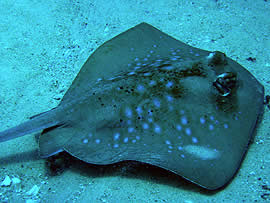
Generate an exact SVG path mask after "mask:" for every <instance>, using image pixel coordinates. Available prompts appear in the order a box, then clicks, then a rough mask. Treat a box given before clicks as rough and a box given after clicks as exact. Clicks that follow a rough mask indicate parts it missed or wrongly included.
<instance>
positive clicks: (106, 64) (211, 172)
mask: <svg viewBox="0 0 270 203" xmlns="http://www.w3.org/2000/svg"><path fill="white" fill-rule="evenodd" d="M263 97H264V88H263V86H262V85H261V84H260V83H259V82H258V81H257V80H256V79H255V78H254V76H252V75H251V74H250V73H249V72H248V71H247V70H246V69H245V68H243V67H242V66H241V65H239V64H238V63H237V62H235V61H233V60H232V59H230V58H228V57H226V56H225V54H223V53H221V52H218V51H214V52H209V51H205V50H201V49H197V48H194V47H191V46H189V45H187V44H184V43H182V42H181V41H178V40H176V39H174V38H172V37H171V36H169V35H167V34H165V33H163V32H161V31H160V30H158V29H156V28H154V27H153V26H151V25H149V24H146V23H141V24H139V25H137V26H135V27H133V28H131V29H129V30H127V31H126V32H123V33H121V34H119V35H118V36H116V37H114V38H113V39H111V40H109V41H107V42H105V43H104V44H103V45H102V46H100V47H99V48H98V49H97V50H96V51H95V52H94V53H93V54H92V55H91V56H90V57H89V58H88V60H87V61H86V62H85V64H84V65H83V67H82V68H81V70H80V72H79V74H78V75H77V77H76V78H75V80H74V81H73V83H72V85H71V86H70V88H69V89H68V90H67V92H66V94H65V95H64V97H63V99H62V100H61V102H60V104H59V105H58V106H57V107H56V108H53V109H51V110H50V111H47V112H44V113H41V114H39V115H36V116H33V117H31V118H30V120H29V121H26V122H25V123H22V124H20V125H18V126H17V127H14V128H11V129H8V130H6V131H3V132H1V133H0V141H1V142H3V141H7V140H10V139H13V138H16V137H20V136H23V135H26V134H30V133H33V132H35V131H40V130H43V132H42V133H41V135H40V137H39V152H40V156H41V157H43V158H47V157H50V156H52V155H55V154H57V153H59V152H62V151H66V152H68V153H69V154H71V155H72V156H74V157H77V158H78V159H81V160H83V161H85V162H87V163H92V164H102V165H104V164H111V163H116V162H120V161H123V160H135V161H139V162H144V163H148V164H152V165H155V166H158V167H161V168H164V169H167V170H169V171H171V172H173V173H176V174H178V175H180V176H182V177H184V178H186V179H188V180H190V181H192V182H193V183H195V184H198V185H200V186H202V187H204V188H207V189H209V190H214V189H218V188H220V187H222V186H224V185H226V184H227V183H228V182H229V181H230V180H231V179H232V177H233V176H234V174H235V173H236V172H237V170H238V168H239V167H240V164H241V162H242V160H243V157H244V155H245V152H246V150H247V148H248V144H249V142H250V140H251V139H252V136H253V134H254V130H255V127H256V123H257V122H258V119H259V117H260V115H261V112H262V108H263Z"/></svg>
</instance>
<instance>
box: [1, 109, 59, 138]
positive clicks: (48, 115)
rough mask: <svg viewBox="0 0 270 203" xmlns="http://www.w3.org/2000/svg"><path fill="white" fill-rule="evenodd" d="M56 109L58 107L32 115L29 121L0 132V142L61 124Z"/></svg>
mask: <svg viewBox="0 0 270 203" xmlns="http://www.w3.org/2000/svg"><path fill="white" fill-rule="evenodd" d="M57 111H58V108H57V107H56V108H54V109H51V110H49V111H46V112H43V113H41V114H38V115H35V116H32V117H31V118H30V120H29V121H26V122H24V123H22V124H20V125H18V126H15V127H13V128H10V129H7V130H5V131H3V132H0V142H5V141H8V140H11V139H15V138H17V137H22V136H24V135H27V134H30V133H33V132H36V131H39V130H43V129H46V128H50V127H53V126H57V125H61V122H60V121H59V120H58V119H57Z"/></svg>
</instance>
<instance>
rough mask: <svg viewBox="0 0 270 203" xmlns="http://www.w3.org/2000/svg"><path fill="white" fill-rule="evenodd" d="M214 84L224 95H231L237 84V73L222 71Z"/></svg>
mask: <svg viewBox="0 0 270 203" xmlns="http://www.w3.org/2000/svg"><path fill="white" fill-rule="evenodd" d="M213 86H214V87H215V88H216V89H217V91H218V92H219V94H220V95H221V96H223V97H226V96H228V95H230V93H231V92H232V90H233V89H234V88H235V86H236V74H235V73H232V72H226V73H222V74H220V75H218V76H217V79H216V80H215V82H213Z"/></svg>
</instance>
